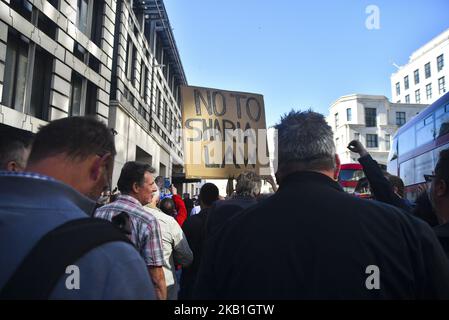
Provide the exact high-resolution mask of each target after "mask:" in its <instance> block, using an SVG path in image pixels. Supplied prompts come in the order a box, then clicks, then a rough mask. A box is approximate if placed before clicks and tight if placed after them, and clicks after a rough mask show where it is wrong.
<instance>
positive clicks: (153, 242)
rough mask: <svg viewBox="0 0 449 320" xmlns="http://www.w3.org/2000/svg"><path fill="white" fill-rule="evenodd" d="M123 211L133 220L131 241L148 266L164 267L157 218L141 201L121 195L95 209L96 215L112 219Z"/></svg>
mask: <svg viewBox="0 0 449 320" xmlns="http://www.w3.org/2000/svg"><path fill="white" fill-rule="evenodd" d="M121 212H126V213H127V214H128V216H129V219H130V222H131V241H132V242H133V243H134V245H135V246H136V248H137V250H138V251H139V253H140V255H141V256H142V258H143V260H145V263H146V264H147V265H148V266H151V267H162V266H163V265H164V255H163V252H162V236H161V230H160V227H159V223H158V222H157V220H156V218H155V217H154V216H153V215H151V214H150V213H148V212H147V211H145V209H144V208H143V206H142V205H141V204H140V202H139V201H138V200H137V199H135V198H133V197H131V196H127V195H120V196H119V197H118V198H117V200H116V201H114V202H112V203H110V204H107V205H105V206H103V207H101V208H99V209H97V211H95V217H97V218H102V219H106V220H109V221H111V220H112V218H113V217H114V216H116V215H118V214H120V213H121Z"/></svg>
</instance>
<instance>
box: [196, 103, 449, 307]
mask: <svg viewBox="0 0 449 320" xmlns="http://www.w3.org/2000/svg"><path fill="white" fill-rule="evenodd" d="M276 128H277V130H278V157H279V160H278V164H279V165H278V171H277V173H276V178H277V180H278V182H279V185H280V188H279V190H278V192H277V193H276V194H275V195H273V196H272V197H270V198H268V199H266V200H264V201H262V202H260V203H258V204H257V205H255V206H253V207H251V208H249V209H247V210H244V211H243V212H241V213H240V214H238V215H237V216H235V217H234V218H233V219H232V220H231V221H229V222H228V224H227V225H226V227H225V228H224V229H223V231H222V232H221V234H220V236H219V237H217V241H218V244H217V246H216V250H214V252H213V256H212V257H209V259H208V260H209V261H210V263H209V265H208V267H209V268H211V269H212V272H210V273H208V274H209V277H199V279H198V280H199V281H198V286H197V288H198V292H197V297H198V298H205V299H393V298H402V299H418V298H449V262H448V260H447V259H446V257H445V255H444V251H443V249H442V248H441V246H440V244H439V243H438V240H437V239H436V237H435V235H434V233H433V231H432V229H430V227H429V226H428V225H426V224H425V223H424V222H421V221H419V220H418V219H415V218H414V217H411V216H410V215H407V214H405V213H404V212H403V211H401V210H399V209H397V208H395V207H392V206H389V205H386V204H383V203H380V202H377V201H367V200H363V199H358V198H356V197H354V196H351V195H349V194H346V193H345V192H343V190H342V189H341V187H340V186H339V185H338V183H337V182H336V181H335V180H336V179H337V177H338V173H339V164H340V163H339V162H340V161H339V158H338V156H337V155H336V153H335V145H334V142H333V134H332V130H331V128H330V127H329V126H328V125H327V123H326V121H325V119H324V117H323V116H322V115H320V114H317V113H314V112H312V111H308V112H294V111H292V112H291V113H290V114H288V115H286V116H285V117H284V118H283V119H282V120H281V122H280V124H278V125H277V126H276Z"/></svg>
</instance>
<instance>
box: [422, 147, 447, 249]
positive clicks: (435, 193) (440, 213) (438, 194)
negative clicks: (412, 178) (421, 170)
mask: <svg viewBox="0 0 449 320" xmlns="http://www.w3.org/2000/svg"><path fill="white" fill-rule="evenodd" d="M426 180H427V181H428V183H430V187H429V188H428V195H429V199H430V203H431V204H432V207H433V208H434V209H435V213H436V215H437V217H438V220H439V222H440V225H439V226H437V227H435V228H434V230H435V232H436V234H437V236H438V239H439V240H440V243H441V245H442V246H443V249H444V250H445V252H446V255H447V256H448V257H449V149H446V150H443V151H441V152H440V157H439V160H438V163H437V165H436V166H435V175H429V176H426Z"/></svg>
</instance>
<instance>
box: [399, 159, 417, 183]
mask: <svg viewBox="0 0 449 320" xmlns="http://www.w3.org/2000/svg"><path fill="white" fill-rule="evenodd" d="M399 173H400V178H401V179H402V181H404V185H406V186H409V185H412V184H415V159H410V160H408V161H405V162H403V163H401V164H400V167H399Z"/></svg>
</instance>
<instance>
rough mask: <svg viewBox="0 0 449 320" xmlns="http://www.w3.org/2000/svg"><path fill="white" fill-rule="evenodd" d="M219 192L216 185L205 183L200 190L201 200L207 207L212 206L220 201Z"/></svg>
mask: <svg viewBox="0 0 449 320" xmlns="http://www.w3.org/2000/svg"><path fill="white" fill-rule="evenodd" d="M218 196H219V191H218V188H217V186H216V185H215V184H213V183H205V184H204V185H203V186H202V187H201V190H200V196H199V198H200V200H201V201H202V202H203V203H204V204H205V205H206V206H211V205H212V204H213V203H214V202H215V201H217V200H218Z"/></svg>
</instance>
